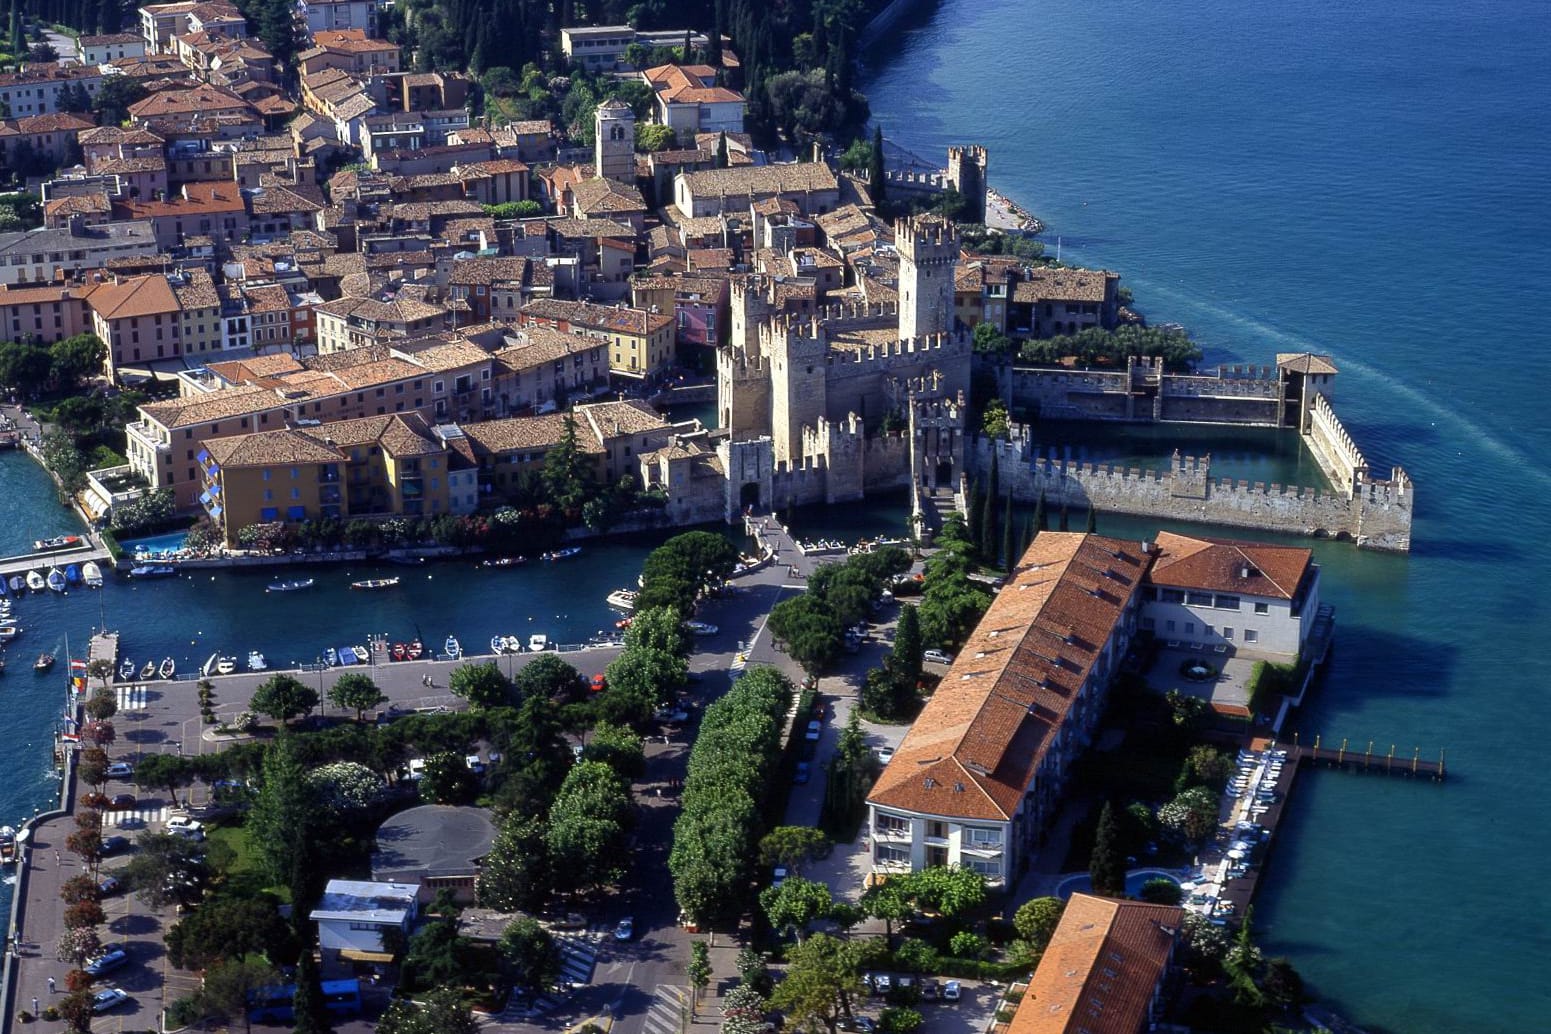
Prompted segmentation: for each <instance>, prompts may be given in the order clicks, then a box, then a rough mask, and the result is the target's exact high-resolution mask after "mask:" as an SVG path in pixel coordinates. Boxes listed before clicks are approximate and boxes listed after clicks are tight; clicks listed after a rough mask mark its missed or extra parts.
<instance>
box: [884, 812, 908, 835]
mask: <svg viewBox="0 0 1551 1034" xmlns="http://www.w3.org/2000/svg"><path fill="white" fill-rule="evenodd" d="M877 826H878V832H879V833H908V832H910V820H909V819H906V818H901V817H900V816H898V815H879V816H878V822H877Z"/></svg>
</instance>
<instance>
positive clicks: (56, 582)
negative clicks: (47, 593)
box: [45, 567, 65, 592]
mask: <svg viewBox="0 0 1551 1034" xmlns="http://www.w3.org/2000/svg"><path fill="white" fill-rule="evenodd" d="M45 584H46V585H47V586H48V587H49V588H50V589H53V590H54V591H55V592H64V591H65V573H64V572H63V571H61V570H60V569H59V568H57V567H51V568H49V572H48V578H47V580H46V581H45Z"/></svg>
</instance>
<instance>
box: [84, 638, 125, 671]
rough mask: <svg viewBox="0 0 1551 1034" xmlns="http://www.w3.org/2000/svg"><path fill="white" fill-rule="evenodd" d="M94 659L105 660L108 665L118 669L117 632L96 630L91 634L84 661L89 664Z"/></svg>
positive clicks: (115, 669)
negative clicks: (96, 631)
mask: <svg viewBox="0 0 1551 1034" xmlns="http://www.w3.org/2000/svg"><path fill="white" fill-rule="evenodd" d="M94 661H107V662H108V665H109V667H111V668H112V669H113V670H114V671H118V633H117V632H107V631H102V632H98V633H96V634H95V635H93V636H92V641H91V644H90V645H89V646H88V647H87V649H86V663H87V665H88V666H90V665H91V664H92V663H93V662H94Z"/></svg>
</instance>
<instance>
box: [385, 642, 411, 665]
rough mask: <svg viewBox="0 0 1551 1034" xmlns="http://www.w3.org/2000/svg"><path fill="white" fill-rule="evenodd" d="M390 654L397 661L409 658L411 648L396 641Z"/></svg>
mask: <svg viewBox="0 0 1551 1034" xmlns="http://www.w3.org/2000/svg"><path fill="white" fill-rule="evenodd" d="M388 656H390V657H392V658H393V659H394V660H396V661H403V660H408V659H409V648H408V647H407V646H405V645H404V644H403V643H394V644H393V650H392V651H391V652H390V653H389V654H388Z"/></svg>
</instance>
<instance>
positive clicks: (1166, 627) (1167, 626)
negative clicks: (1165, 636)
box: [1163, 620, 1174, 632]
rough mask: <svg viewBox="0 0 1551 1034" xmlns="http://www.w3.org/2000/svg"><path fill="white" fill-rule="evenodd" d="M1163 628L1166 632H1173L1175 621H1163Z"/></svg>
mask: <svg viewBox="0 0 1551 1034" xmlns="http://www.w3.org/2000/svg"><path fill="white" fill-rule="evenodd" d="M1163 630H1164V631H1165V632H1172V631H1174V622H1173V621H1172V620H1170V621H1165V622H1164V623H1163Z"/></svg>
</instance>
